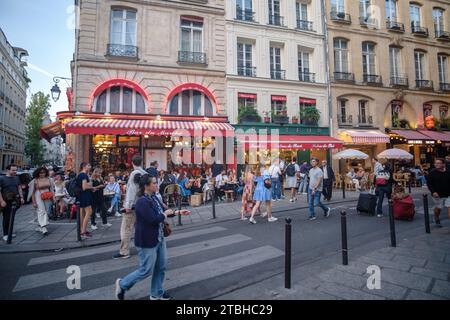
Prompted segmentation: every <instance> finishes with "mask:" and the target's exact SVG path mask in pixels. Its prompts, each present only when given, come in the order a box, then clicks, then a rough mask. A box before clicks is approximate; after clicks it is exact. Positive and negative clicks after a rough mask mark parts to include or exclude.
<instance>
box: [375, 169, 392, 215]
mask: <svg viewBox="0 0 450 320" xmlns="http://www.w3.org/2000/svg"><path fill="white" fill-rule="evenodd" d="M383 167H384V168H383V170H381V171H379V172H378V174H377V175H376V176H375V184H376V186H377V187H376V191H375V192H376V194H377V196H378V201H377V216H378V217H379V218H381V217H382V216H383V200H384V195H386V197H387V198H388V200H390V199H391V195H392V186H393V185H394V184H395V180H394V178H393V177H392V171H391V166H390V165H389V163H386V164H385V165H384V166H383ZM379 177H384V178H386V179H384V180H386V183H385V184H381V185H380V184H379V181H378V180H380V178H379ZM381 180H383V179H381Z"/></svg>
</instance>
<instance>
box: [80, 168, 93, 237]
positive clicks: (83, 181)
mask: <svg viewBox="0 0 450 320" xmlns="http://www.w3.org/2000/svg"><path fill="white" fill-rule="evenodd" d="M90 170H91V165H90V164H89V163H87V162H82V163H81V164H80V174H79V175H78V177H77V185H78V187H79V188H80V190H81V192H80V194H79V196H78V197H77V201H79V202H80V220H81V226H80V229H81V239H82V240H85V239H87V238H90V237H92V234H91V233H90V232H87V230H86V229H87V225H88V223H89V220H90V219H91V215H92V190H93V189H94V187H93V186H92V183H91V180H90V178H89V176H88V173H89V171H90Z"/></svg>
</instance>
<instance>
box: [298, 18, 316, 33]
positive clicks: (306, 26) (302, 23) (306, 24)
mask: <svg viewBox="0 0 450 320" xmlns="http://www.w3.org/2000/svg"><path fill="white" fill-rule="evenodd" d="M297 29H299V30H304V31H314V30H313V22H312V21H306V20H297Z"/></svg>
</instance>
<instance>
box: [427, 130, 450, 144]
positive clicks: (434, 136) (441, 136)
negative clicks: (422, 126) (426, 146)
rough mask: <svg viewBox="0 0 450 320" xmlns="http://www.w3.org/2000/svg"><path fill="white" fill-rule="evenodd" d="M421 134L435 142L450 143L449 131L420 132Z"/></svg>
mask: <svg viewBox="0 0 450 320" xmlns="http://www.w3.org/2000/svg"><path fill="white" fill-rule="evenodd" d="M419 132H420V133H421V134H423V135H425V136H426V137H427V139H428V140H430V139H431V140H435V141H441V142H450V132H449V131H431V130H419Z"/></svg>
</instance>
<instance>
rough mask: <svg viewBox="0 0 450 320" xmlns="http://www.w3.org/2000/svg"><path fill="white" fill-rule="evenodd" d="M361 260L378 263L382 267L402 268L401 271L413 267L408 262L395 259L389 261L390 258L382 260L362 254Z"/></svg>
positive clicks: (372, 263) (370, 263)
mask: <svg viewBox="0 0 450 320" xmlns="http://www.w3.org/2000/svg"><path fill="white" fill-rule="evenodd" d="M357 261H359V262H363V263H364V262H365V263H368V264H369V265H377V266H379V267H380V268H390V269H395V270H401V271H408V270H410V269H411V266H410V265H409V264H406V263H399V262H394V261H388V260H382V259H375V258H371V257H366V256H362V257H360V258H358V260H357Z"/></svg>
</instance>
